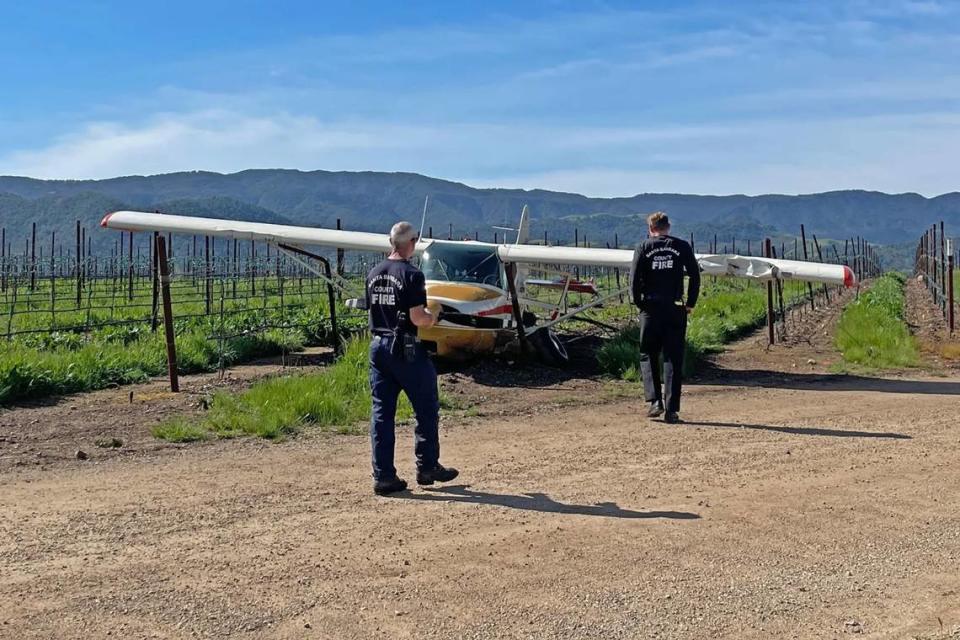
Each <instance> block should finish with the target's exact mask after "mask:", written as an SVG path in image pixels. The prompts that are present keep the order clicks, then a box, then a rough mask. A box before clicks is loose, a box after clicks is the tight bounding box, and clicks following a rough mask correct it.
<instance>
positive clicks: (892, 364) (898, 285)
mask: <svg viewBox="0 0 960 640" xmlns="http://www.w3.org/2000/svg"><path fill="white" fill-rule="evenodd" d="M904 283H905V280H904V277H903V276H902V275H900V274H898V273H888V274H886V275H884V276H883V277H881V278H879V279H878V280H877V281H876V282H875V283H874V285H873V286H872V287H871V288H870V290H869V291H867V292H866V293H864V294H863V295H861V296H860V298H859V299H858V300H856V301H854V302H852V303H850V304H849V305H847V308H846V309H844V311H843V315H842V316H841V317H840V323H839V325H838V327H837V348H838V349H840V351H841V353H842V354H843V359H844V362H845V363H846V364H848V365H855V366H857V367H863V368H869V369H895V368H900V367H915V366H918V365H919V364H920V352H919V349H918V347H917V341H916V339H914V337H913V336H912V335H911V334H910V330H909V329H908V328H907V325H906V323H905V322H904V321H903V311H904V303H905V298H904V292H903V288H904Z"/></svg>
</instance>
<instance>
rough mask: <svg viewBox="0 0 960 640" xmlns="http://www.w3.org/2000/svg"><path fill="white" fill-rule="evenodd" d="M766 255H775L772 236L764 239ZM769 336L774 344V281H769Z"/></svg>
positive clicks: (768, 256)
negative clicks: (771, 241)
mask: <svg viewBox="0 0 960 640" xmlns="http://www.w3.org/2000/svg"><path fill="white" fill-rule="evenodd" d="M763 249H764V255H765V256H766V257H767V258H772V257H773V248H772V246H771V244H770V238H767V239H766V240H764V243H763ZM767 338H768V340H769V343H770V344H771V345H772V344H773V281H772V280H768V281H767Z"/></svg>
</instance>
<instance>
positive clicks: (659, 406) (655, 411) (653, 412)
mask: <svg viewBox="0 0 960 640" xmlns="http://www.w3.org/2000/svg"><path fill="white" fill-rule="evenodd" d="M661 413H663V403H662V402H660V401H659V400H654V401H653V402H651V403H650V408H649V409H647V417H648V418H656V417H657V416H659V415H660V414H661Z"/></svg>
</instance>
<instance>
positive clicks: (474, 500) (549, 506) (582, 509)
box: [395, 484, 700, 520]
mask: <svg viewBox="0 0 960 640" xmlns="http://www.w3.org/2000/svg"><path fill="white" fill-rule="evenodd" d="M469 487H470V485H466V484H464V485H453V486H449V487H438V488H431V489H424V491H425V492H427V493H409V492H405V493H399V494H395V495H396V497H398V498H402V499H405V500H423V501H426V502H464V503H467V504H488V505H493V506H497V507H507V508H509V509H521V510H524V511H540V512H543V513H564V514H572V515H581V516H599V517H602V518H625V519H646V518H668V519H672V520H697V519H699V518H700V516H699V515H698V514H696V513H690V512H687V511H632V510H630V509H622V508H620V507H618V506H617V505H616V503H613V502H601V503H599V504H594V505H580V504H564V503H562V502H557V501H556V500H554V499H553V498H551V497H550V496H548V495H546V494H544V493H524V494H521V495H510V494H500V493H487V492H484V491H473V490H472V489H470V488H469Z"/></svg>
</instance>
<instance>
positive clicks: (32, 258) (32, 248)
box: [30, 222, 37, 292]
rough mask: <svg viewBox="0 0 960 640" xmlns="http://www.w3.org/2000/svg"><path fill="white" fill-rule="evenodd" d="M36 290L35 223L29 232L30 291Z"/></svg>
mask: <svg viewBox="0 0 960 640" xmlns="http://www.w3.org/2000/svg"><path fill="white" fill-rule="evenodd" d="M36 290H37V223H36V222H34V223H33V230H32V231H31V232H30V291H31V292H33V291H36Z"/></svg>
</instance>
